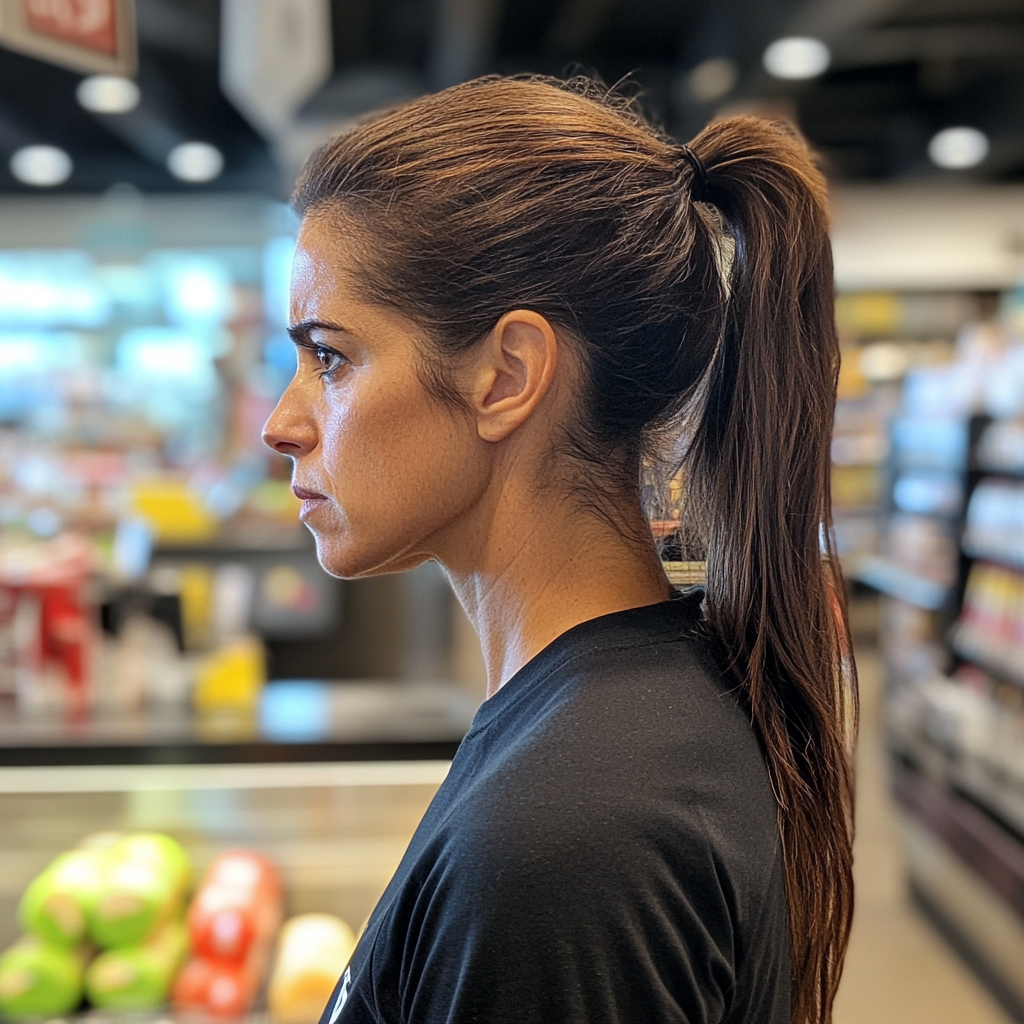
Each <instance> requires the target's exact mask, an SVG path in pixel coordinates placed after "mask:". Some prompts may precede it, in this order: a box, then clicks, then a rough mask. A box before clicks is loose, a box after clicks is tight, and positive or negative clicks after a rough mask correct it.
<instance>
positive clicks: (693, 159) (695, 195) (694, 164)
mask: <svg viewBox="0 0 1024 1024" xmlns="http://www.w3.org/2000/svg"><path fill="white" fill-rule="evenodd" d="M679 148H680V149H681V150H682V152H683V156H685V157H686V161H687V163H688V164H689V165H690V167H691V168H692V169H693V179H692V180H691V182H690V198H691V199H692V200H693V201H694V202H695V203H706V202H708V201H709V200H708V172H707V169H706V168H705V167H704V164H703V162H702V161H701V158H700V157H699V156H697V154H696V153H694V151H693V150H692V149H690V147H689V146H680V147H679Z"/></svg>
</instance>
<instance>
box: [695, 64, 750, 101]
mask: <svg viewBox="0 0 1024 1024" xmlns="http://www.w3.org/2000/svg"><path fill="white" fill-rule="evenodd" d="M737 81H739V69H738V68H737V67H736V62H735V61H734V60H730V59H729V58H728V57H709V58H708V59H707V60H702V61H701V62H700V63H699V64H698V65H697V66H696V67H695V68H694V69H693V70H692V71H691V72H690V73H689V75H687V76H686V87H687V89H688V91H689V93H690V95H691V96H692V97H693V98H694V99H695V100H696V101H697V102H698V103H713V102H714V101H715V100H720V99H721V98H722V97H723V96H727V95H728V94H729V93H730V92H732V91H733V89H734V88H736V83H737Z"/></svg>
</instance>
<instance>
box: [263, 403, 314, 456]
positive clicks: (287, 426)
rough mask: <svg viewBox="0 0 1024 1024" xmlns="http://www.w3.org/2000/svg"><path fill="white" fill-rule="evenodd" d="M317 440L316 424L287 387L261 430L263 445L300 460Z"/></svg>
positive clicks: (302, 404) (312, 447)
mask: <svg viewBox="0 0 1024 1024" xmlns="http://www.w3.org/2000/svg"><path fill="white" fill-rule="evenodd" d="M318 441H319V435H318V432H317V429H316V423H315V422H314V421H313V419H312V417H311V416H310V415H309V410H308V409H307V408H306V407H305V405H304V403H303V402H301V401H300V400H299V398H298V396H297V395H296V394H295V388H294V386H290V387H289V388H288V389H287V390H286V391H285V393H284V394H283V395H282V396H281V399H280V401H279V402H278V403H277V407H276V408H275V409H274V411H273V412H272V413H271V414H270V419H268V420H267V422H266V425H265V426H264V427H263V443H264V444H265V445H267V446H268V447H270V448H273V449H274V451H276V452H280V453H281V454H282V455H293V456H296V457H298V458H301V457H302V456H303V455H308V454H309V453H310V452H311V451H312V450H313V449H314V448H315V447H316V446H317V443H318Z"/></svg>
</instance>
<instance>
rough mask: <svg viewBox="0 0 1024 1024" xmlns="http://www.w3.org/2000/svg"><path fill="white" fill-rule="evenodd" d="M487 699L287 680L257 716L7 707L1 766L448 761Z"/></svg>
mask: <svg viewBox="0 0 1024 1024" xmlns="http://www.w3.org/2000/svg"><path fill="white" fill-rule="evenodd" d="M478 703H479V701H478V700H477V699H476V698H474V697H473V696H471V695H469V694H468V693H467V692H466V690H465V688H464V687H459V686H456V685H454V684H447V683H434V682H424V683H417V682H409V683H391V682H374V681H365V682H361V681H345V682H337V683H325V682H317V681H297V680H296V681H279V682H272V683H269V684H268V685H267V686H266V688H265V690H264V692H263V694H262V697H261V702H260V708H259V712H258V713H257V714H252V715H245V714H219V715H201V714H198V713H196V712H194V711H192V710H191V709H190V708H187V707H170V708H160V707H150V708H146V709H145V710H141V709H140V710H137V711H131V712H121V713H107V714H104V713H99V712H97V713H95V714H89V715H86V716H83V717H80V718H74V717H68V716H61V717H56V716H28V715H24V714H18V713H17V711H16V709H15V706H14V704H13V702H6V703H0V766H30V765H130V764H139V765H143V764H147V765H151V764H220V763H231V764H237V763H258V762H273V763H281V762H293V761H298V762H308V761H404V760H423V759H448V760H450V759H451V758H452V757H453V756H454V754H455V751H456V749H457V748H458V745H459V742H460V741H461V739H462V737H463V736H464V735H465V734H466V732H467V730H468V729H469V726H470V723H471V722H472V719H473V715H474V713H475V711H476V708H477V706H478Z"/></svg>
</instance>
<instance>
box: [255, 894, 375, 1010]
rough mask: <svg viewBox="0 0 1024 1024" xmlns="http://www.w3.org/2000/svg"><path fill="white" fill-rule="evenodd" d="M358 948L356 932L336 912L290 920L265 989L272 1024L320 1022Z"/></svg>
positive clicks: (285, 927) (281, 939)
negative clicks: (354, 933) (336, 915)
mask: <svg viewBox="0 0 1024 1024" xmlns="http://www.w3.org/2000/svg"><path fill="white" fill-rule="evenodd" d="M355 946H356V938H355V935H353V933H352V929H351V928H350V927H349V926H348V925H347V924H346V923H345V922H344V921H342V920H341V918H340V917H334V915H332V914H300V915H299V916H298V917H293V918H292V919H291V920H290V921H287V922H286V923H285V925H284V927H283V928H282V929H281V936H280V938H279V940H278V947H277V959H276V961H275V963H274V970H273V973H272V974H271V976H270V987H269V989H268V990H267V1005H268V1006H269V1008H270V1017H271V1020H272V1021H273V1022H274V1024H316V1022H317V1021H318V1020H319V1019H320V1015H321V1014H322V1013H323V1009H324V1006H325V1005H326V1004H327V1000H328V999H330V997H331V993H332V992H333V991H334V986H335V985H336V984H337V982H338V978H340V977H341V974H342V972H343V971H344V970H345V967H346V966H347V964H348V962H349V959H350V958H351V956H352V953H353V951H354V950H355Z"/></svg>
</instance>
